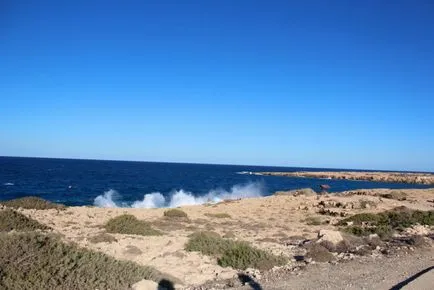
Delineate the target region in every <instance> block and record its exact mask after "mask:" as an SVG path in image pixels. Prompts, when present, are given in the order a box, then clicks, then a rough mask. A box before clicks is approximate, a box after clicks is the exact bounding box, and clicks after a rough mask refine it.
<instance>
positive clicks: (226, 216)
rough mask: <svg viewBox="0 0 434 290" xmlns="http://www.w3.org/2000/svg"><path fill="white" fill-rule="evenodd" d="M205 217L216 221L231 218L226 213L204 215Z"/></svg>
mask: <svg viewBox="0 0 434 290" xmlns="http://www.w3.org/2000/svg"><path fill="white" fill-rule="evenodd" d="M205 216H207V217H211V218H218V219H226V218H229V219H230V218H231V216H230V215H229V214H227V213H206V214H205Z"/></svg>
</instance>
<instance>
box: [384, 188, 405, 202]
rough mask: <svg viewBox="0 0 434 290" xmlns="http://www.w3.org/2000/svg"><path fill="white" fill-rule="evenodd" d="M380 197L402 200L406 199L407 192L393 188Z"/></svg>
mask: <svg viewBox="0 0 434 290" xmlns="http://www.w3.org/2000/svg"><path fill="white" fill-rule="evenodd" d="M381 197H384V198H388V199H395V200H399V201H403V200H406V199H407V194H406V193H405V192H403V191H396V190H394V191H391V192H389V193H385V194H382V195H381Z"/></svg>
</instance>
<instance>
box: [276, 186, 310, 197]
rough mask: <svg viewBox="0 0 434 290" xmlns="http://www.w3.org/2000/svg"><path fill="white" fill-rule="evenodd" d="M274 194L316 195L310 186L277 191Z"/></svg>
mask: <svg viewBox="0 0 434 290" xmlns="http://www.w3.org/2000/svg"><path fill="white" fill-rule="evenodd" d="M274 195H290V196H298V195H304V196H316V195H318V194H317V193H316V192H315V191H314V190H313V189H312V188H301V189H294V190H288V191H277V192H276V193H274Z"/></svg>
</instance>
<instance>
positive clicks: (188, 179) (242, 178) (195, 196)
mask: <svg viewBox="0 0 434 290" xmlns="http://www.w3.org/2000/svg"><path fill="white" fill-rule="evenodd" d="M302 170H303V171H324V170H329V169H324V168H297V167H269V166H248V165H211V164H187V163H159V162H132V161H105V160H77V159H49V158H19V157H0V200H7V199H12V198H18V197H23V196H29V195H32V196H39V197H41V198H44V199H47V200H50V201H54V202H61V203H64V204H66V205H95V206H99V207H136V208H153V207H177V206H182V205H194V204H203V203H206V202H218V201H220V200H224V199H238V198H249V197H260V196H267V195H270V194H273V193H274V192H275V191H278V190H291V189H298V188H305V187H310V188H312V189H314V190H317V191H319V186H320V185H321V184H328V185H330V186H331V189H330V192H336V191H343V190H350V189H361V188H396V189H399V188H428V187H429V186H424V185H414V184H400V183H384V182H369V181H349V180H324V179H316V178H297V177H279V176H258V175H253V174H250V173H251V172H258V171H288V172H291V171H302ZM334 170H338V169H334ZM341 170H342V169H339V171H341Z"/></svg>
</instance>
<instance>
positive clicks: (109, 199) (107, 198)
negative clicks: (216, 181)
mask: <svg viewBox="0 0 434 290" xmlns="http://www.w3.org/2000/svg"><path fill="white" fill-rule="evenodd" d="M263 195H264V186H263V184H262V183H260V182H251V183H247V184H241V185H234V186H233V187H232V188H231V189H230V190H229V191H227V190H224V189H213V190H211V191H209V192H208V193H207V194H205V195H201V196H196V195H194V194H193V193H191V192H189V191H185V190H183V189H181V190H174V191H172V192H170V194H169V195H168V196H167V197H165V196H164V195H163V194H161V193H160V192H152V193H147V194H145V195H144V196H143V199H142V200H137V201H134V202H132V203H126V202H122V201H121V195H120V194H119V193H118V192H117V191H116V190H113V189H110V190H108V191H106V192H104V194H102V195H98V196H97V197H96V198H95V200H94V205H95V206H98V207H132V208H157V207H178V206H184V205H197V204H204V203H217V202H220V201H223V200H228V199H239V198H249V197H260V196H263Z"/></svg>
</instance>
